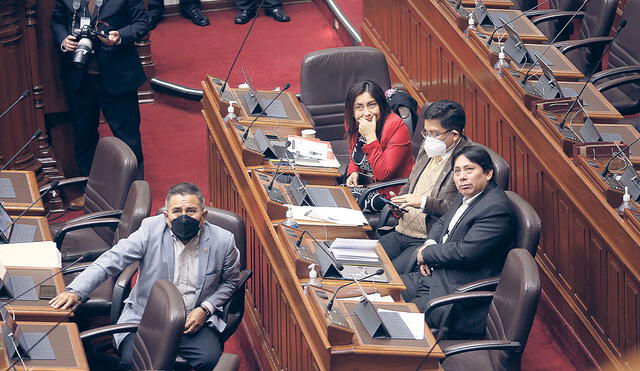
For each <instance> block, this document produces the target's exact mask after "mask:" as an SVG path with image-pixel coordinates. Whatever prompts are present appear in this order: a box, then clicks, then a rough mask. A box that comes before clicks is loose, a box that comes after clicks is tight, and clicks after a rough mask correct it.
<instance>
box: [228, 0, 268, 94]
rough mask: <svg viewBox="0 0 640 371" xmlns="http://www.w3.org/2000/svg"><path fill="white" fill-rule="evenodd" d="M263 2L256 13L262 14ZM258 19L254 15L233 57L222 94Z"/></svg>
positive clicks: (262, 1) (262, 0)
mask: <svg viewBox="0 0 640 371" xmlns="http://www.w3.org/2000/svg"><path fill="white" fill-rule="evenodd" d="M262 4H264V0H261V1H260V4H258V8H257V9H256V14H260V9H262ZM256 19H258V17H257V16H255V17H253V21H251V25H250V26H249V29H248V30H247V33H246V34H245V35H244V40H242V44H240V48H239V49H238V52H237V53H236V56H235V58H233V62H232V63H231V67H230V68H229V72H228V73H227V77H226V78H225V79H224V82H223V83H222V87H221V88H220V94H222V93H224V89H226V88H227V82H228V81H229V77H230V76H231V71H233V67H235V65H236V62H237V61H238V57H239V56H240V52H241V51H242V48H244V43H246V42H247V38H248V37H249V34H250V33H251V30H252V29H253V25H254V24H255V23H256Z"/></svg>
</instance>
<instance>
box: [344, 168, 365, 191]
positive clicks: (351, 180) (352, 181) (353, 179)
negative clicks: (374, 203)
mask: <svg viewBox="0 0 640 371" xmlns="http://www.w3.org/2000/svg"><path fill="white" fill-rule="evenodd" d="M345 184H346V185H347V187H361V186H360V185H358V172H357V171H354V172H353V173H351V174H349V176H348V177H347V181H346V183H345Z"/></svg>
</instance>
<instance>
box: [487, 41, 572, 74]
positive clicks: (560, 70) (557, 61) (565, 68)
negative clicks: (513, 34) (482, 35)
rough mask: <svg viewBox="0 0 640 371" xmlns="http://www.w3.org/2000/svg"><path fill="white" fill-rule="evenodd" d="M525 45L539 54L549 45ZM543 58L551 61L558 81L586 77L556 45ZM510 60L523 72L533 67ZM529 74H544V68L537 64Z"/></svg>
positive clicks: (514, 67)
mask: <svg viewBox="0 0 640 371" xmlns="http://www.w3.org/2000/svg"><path fill="white" fill-rule="evenodd" d="M500 45H501V44H497V45H496V46H500ZM525 47H526V48H527V49H528V50H529V52H536V53H538V55H542V53H544V51H545V49H546V48H547V45H540V44H525ZM531 56H532V58H533V60H534V61H535V60H536V57H535V56H534V54H532V55H531ZM543 58H544V59H543V60H545V59H546V60H548V61H549V62H551V65H549V68H551V70H552V71H553V74H554V75H555V77H556V78H557V79H558V81H578V80H580V79H582V78H584V75H583V74H582V72H580V70H579V69H578V68H577V67H576V66H574V65H573V63H571V61H570V60H569V59H568V58H567V57H565V55H564V54H562V52H560V50H558V49H557V48H555V47H551V48H549V50H548V51H547V53H546V54H545V55H544V56H543ZM509 62H510V64H511V66H512V67H513V69H515V70H517V71H519V72H522V73H526V72H527V71H528V70H529V68H530V67H531V65H525V66H521V65H519V64H516V63H514V62H513V61H511V60H510V61H509ZM529 75H533V76H540V75H542V70H541V69H540V66H539V65H537V64H536V65H535V66H534V67H533V68H532V69H531V72H529Z"/></svg>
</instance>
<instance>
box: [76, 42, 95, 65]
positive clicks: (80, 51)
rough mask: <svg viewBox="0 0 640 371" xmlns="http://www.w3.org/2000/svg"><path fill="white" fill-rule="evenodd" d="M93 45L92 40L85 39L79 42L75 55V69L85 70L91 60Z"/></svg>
mask: <svg viewBox="0 0 640 371" xmlns="http://www.w3.org/2000/svg"><path fill="white" fill-rule="evenodd" d="M92 48H93V43H92V42H91V39H89V38H87V37H84V38H82V39H80V41H79V42H78V48H77V49H76V51H75V53H73V66H74V67H75V68H84V67H85V66H86V65H87V63H88V62H89V58H91V49H92Z"/></svg>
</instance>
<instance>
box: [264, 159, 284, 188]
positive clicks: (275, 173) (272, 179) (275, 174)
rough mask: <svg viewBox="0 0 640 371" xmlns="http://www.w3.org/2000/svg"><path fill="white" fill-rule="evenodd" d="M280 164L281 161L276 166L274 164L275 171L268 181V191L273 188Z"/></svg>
mask: <svg viewBox="0 0 640 371" xmlns="http://www.w3.org/2000/svg"><path fill="white" fill-rule="evenodd" d="M280 166H282V161H280V162H278V166H276V171H275V172H274V173H273V178H271V181H270V182H269V186H268V187H267V191H270V190H271V189H272V188H273V183H275V181H276V178H277V177H278V176H279V174H278V171H280Z"/></svg>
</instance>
